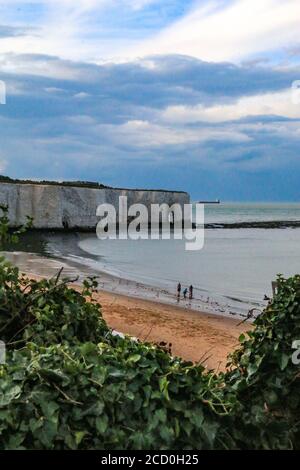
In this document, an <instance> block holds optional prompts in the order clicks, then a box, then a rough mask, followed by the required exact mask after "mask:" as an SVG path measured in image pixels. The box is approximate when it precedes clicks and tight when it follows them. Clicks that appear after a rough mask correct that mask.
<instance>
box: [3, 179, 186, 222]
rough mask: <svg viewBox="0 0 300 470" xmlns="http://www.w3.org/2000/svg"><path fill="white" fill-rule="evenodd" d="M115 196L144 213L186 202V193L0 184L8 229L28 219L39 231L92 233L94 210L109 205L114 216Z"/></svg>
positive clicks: (116, 200)
mask: <svg viewBox="0 0 300 470" xmlns="http://www.w3.org/2000/svg"><path fill="white" fill-rule="evenodd" d="M119 196H127V198H128V205H131V204H144V205H145V206H146V207H147V208H148V209H150V206H151V204H164V203H166V204H168V205H170V206H171V205H172V204H174V203H179V204H180V205H181V207H182V208H183V205H184V204H188V203H189V202H190V197H189V195H188V194H187V193H177V192H167V191H166V192H164V191H134V190H119V189H91V188H78V187H63V186H47V185H39V184H10V183H0V203H1V204H7V205H8V206H9V217H10V222H11V225H12V226H19V225H22V224H24V223H25V222H26V216H27V215H28V216H31V217H33V218H34V227H35V228H39V229H62V228H66V227H68V228H78V229H93V228H95V227H96V225H97V223H98V222H99V217H97V216H96V211H97V207H98V206H99V205H100V204H104V203H109V204H112V205H113V206H114V207H115V208H116V210H117V213H118V207H119ZM149 212H150V211H149Z"/></svg>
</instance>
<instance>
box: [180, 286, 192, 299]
mask: <svg viewBox="0 0 300 470" xmlns="http://www.w3.org/2000/svg"><path fill="white" fill-rule="evenodd" d="M181 289H182V286H181V283H180V282H178V284H177V299H178V300H180V295H181ZM193 292H194V287H193V286H192V285H190V287H189V288H187V287H185V288H184V290H183V298H184V299H187V295H188V294H189V299H190V300H192V298H193Z"/></svg>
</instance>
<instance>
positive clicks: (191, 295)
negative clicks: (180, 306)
mask: <svg viewBox="0 0 300 470" xmlns="http://www.w3.org/2000/svg"><path fill="white" fill-rule="evenodd" d="M193 293H194V288H193V286H190V287H189V298H190V300H192V298H193Z"/></svg>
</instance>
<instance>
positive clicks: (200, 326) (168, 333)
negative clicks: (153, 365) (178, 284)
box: [26, 273, 251, 370]
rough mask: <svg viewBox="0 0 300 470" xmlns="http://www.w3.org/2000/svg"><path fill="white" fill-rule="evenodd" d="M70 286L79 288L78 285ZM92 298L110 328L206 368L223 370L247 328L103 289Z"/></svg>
mask: <svg viewBox="0 0 300 470" xmlns="http://www.w3.org/2000/svg"><path fill="white" fill-rule="evenodd" d="M26 274H27V275H28V277H30V278H32V279H40V278H41V276H37V275H36V274H30V273H26ZM73 287H75V288H76V289H81V287H80V285H75V286H74V285H73ZM95 299H97V301H98V302H99V303H100V304H101V306H102V314H103V317H104V318H105V320H106V322H107V324H108V325H109V326H110V327H111V328H112V329H114V330H116V331H118V332H120V333H123V334H126V335H130V336H133V337H136V338H138V339H140V340H141V341H148V342H153V343H160V342H165V343H168V344H169V343H171V344H172V353H173V355H175V356H179V357H181V358H183V359H185V360H188V361H193V362H201V363H203V364H204V365H205V366H207V368H209V369H212V368H213V369H219V370H224V369H225V366H226V362H227V360H226V359H227V356H228V354H229V353H231V352H232V351H234V349H235V348H236V347H237V346H238V344H239V343H238V338H239V336H240V334H241V333H243V332H245V331H248V330H250V329H251V324H250V323H242V324H241V320H235V319H231V318H226V317H224V316H221V315H216V314H208V313H204V312H199V311H193V310H187V309H186V308H183V307H180V306H176V305H168V304H165V303H160V302H157V301H151V300H146V299H145V300H143V299H138V298H135V297H130V296H125V295H122V294H118V293H112V292H106V291H103V290H101V291H99V292H98V293H97V294H95Z"/></svg>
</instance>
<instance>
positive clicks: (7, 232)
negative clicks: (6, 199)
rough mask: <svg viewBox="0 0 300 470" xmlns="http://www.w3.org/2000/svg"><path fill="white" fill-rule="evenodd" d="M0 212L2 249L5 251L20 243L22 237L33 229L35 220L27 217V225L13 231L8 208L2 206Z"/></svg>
mask: <svg viewBox="0 0 300 470" xmlns="http://www.w3.org/2000/svg"><path fill="white" fill-rule="evenodd" d="M0 211H1V215H0V249H1V250H5V249H7V248H8V247H9V246H10V245H12V244H16V243H18V242H19V238H20V236H21V235H22V234H24V233H25V232H26V231H27V230H28V229H30V228H31V227H32V224H33V219H32V218H31V217H27V223H26V224H25V225H23V226H22V227H20V228H19V229H17V230H15V231H12V230H11V228H10V224H9V217H8V206H7V205H4V204H0Z"/></svg>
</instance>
